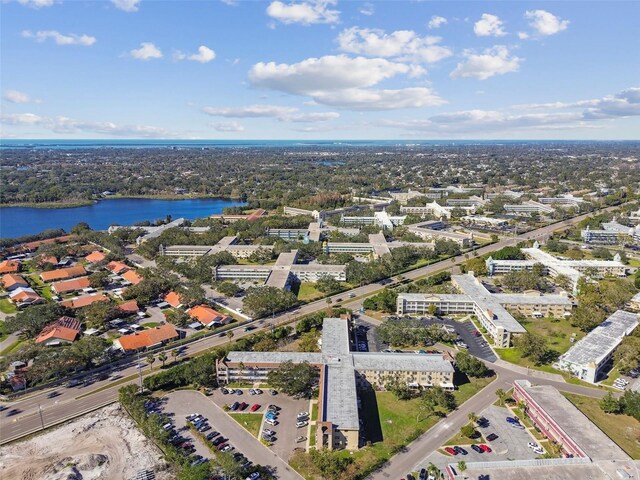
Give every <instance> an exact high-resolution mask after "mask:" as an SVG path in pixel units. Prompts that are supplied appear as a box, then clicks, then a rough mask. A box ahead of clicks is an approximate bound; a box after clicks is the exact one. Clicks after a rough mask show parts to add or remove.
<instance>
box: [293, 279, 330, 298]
mask: <svg viewBox="0 0 640 480" xmlns="http://www.w3.org/2000/svg"><path fill="white" fill-rule="evenodd" d="M322 297H324V293H322V292H321V291H319V290H317V289H316V287H315V284H313V283H311V282H302V283H301V284H300V287H299V288H298V300H300V301H303V302H308V301H312V300H317V299H318V298H322Z"/></svg>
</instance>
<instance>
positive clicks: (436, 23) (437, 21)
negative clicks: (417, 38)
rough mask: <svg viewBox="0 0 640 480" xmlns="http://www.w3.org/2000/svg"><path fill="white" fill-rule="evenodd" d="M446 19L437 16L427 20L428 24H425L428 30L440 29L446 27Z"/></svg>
mask: <svg viewBox="0 0 640 480" xmlns="http://www.w3.org/2000/svg"><path fill="white" fill-rule="evenodd" d="M447 23H448V22H447V19H446V18H444V17H441V16H439V15H434V16H433V17H431V20H429V23H427V28H429V30H435V29H436V28H440V27H441V26H442V25H446V24H447Z"/></svg>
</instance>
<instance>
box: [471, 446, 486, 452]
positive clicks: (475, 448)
mask: <svg viewBox="0 0 640 480" xmlns="http://www.w3.org/2000/svg"><path fill="white" fill-rule="evenodd" d="M471 450H473V451H475V452H478V453H484V450H482V449H481V448H480V447H479V446H478V445H471Z"/></svg>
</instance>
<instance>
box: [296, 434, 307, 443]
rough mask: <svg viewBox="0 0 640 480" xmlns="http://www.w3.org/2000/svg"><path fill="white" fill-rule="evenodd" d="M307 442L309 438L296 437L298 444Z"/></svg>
mask: <svg viewBox="0 0 640 480" xmlns="http://www.w3.org/2000/svg"><path fill="white" fill-rule="evenodd" d="M306 440H307V437H305V436H304V435H300V436H299V437H296V443H300V442H304V441H306Z"/></svg>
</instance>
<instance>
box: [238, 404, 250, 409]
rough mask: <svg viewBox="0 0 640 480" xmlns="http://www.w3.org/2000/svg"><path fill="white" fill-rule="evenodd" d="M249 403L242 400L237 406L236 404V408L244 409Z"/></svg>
mask: <svg viewBox="0 0 640 480" xmlns="http://www.w3.org/2000/svg"><path fill="white" fill-rule="evenodd" d="M248 406H249V405H248V404H246V403H244V402H242V403H241V404H240V405H239V406H238V410H245V409H246V408H247V407H248Z"/></svg>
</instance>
